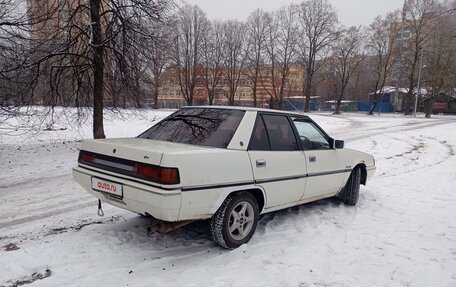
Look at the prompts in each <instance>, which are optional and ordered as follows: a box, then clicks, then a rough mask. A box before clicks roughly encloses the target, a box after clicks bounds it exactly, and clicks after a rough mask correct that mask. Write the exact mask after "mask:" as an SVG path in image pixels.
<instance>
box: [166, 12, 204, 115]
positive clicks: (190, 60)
mask: <svg viewBox="0 0 456 287" xmlns="http://www.w3.org/2000/svg"><path fill="white" fill-rule="evenodd" d="M209 23H210V22H209V21H208V20H207V18H206V15H205V14H204V12H203V10H201V8H199V7H198V6H196V5H195V6H191V5H188V4H187V5H184V7H182V8H181V9H180V11H179V13H178V14H177V25H176V39H175V42H176V47H175V49H174V53H175V63H176V67H177V78H178V81H179V86H180V89H181V93H182V95H183V96H184V98H185V101H186V103H187V105H189V106H191V105H192V104H193V97H194V93H195V87H196V86H197V84H198V83H197V81H198V78H199V74H198V73H201V71H200V70H199V69H198V68H199V65H200V64H201V60H202V53H201V47H202V43H203V39H204V35H205V34H206V33H207V31H208V29H209Z"/></svg>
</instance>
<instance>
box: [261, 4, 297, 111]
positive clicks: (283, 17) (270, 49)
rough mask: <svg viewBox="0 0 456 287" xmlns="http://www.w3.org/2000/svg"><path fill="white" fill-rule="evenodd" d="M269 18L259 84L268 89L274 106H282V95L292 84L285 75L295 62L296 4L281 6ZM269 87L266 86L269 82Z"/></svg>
mask: <svg viewBox="0 0 456 287" xmlns="http://www.w3.org/2000/svg"><path fill="white" fill-rule="evenodd" d="M267 19H268V29H267V46H266V49H267V55H268V61H269V63H270V66H269V69H267V75H262V85H263V87H264V88H265V89H266V91H267V92H268V94H269V96H270V99H271V104H272V107H273V108H277V109H282V108H283V102H284V99H285V98H286V96H287V93H288V94H289V92H290V91H291V89H292V87H291V84H290V82H289V79H288V76H289V74H290V69H291V67H292V65H293V64H295V63H296V50H297V49H296V48H297V41H298V25H297V13H296V6H294V5H291V6H288V7H284V8H282V9H280V10H279V11H277V12H275V13H274V14H273V15H272V16H271V17H269V18H267ZM269 81H270V85H271V87H268V86H267V84H269Z"/></svg>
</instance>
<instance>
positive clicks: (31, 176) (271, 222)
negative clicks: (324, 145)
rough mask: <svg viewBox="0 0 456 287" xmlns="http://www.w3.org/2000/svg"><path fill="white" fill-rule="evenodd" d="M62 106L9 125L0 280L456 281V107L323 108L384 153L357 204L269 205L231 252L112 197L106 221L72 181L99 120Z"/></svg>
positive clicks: (327, 119) (348, 134) (123, 118)
mask: <svg viewBox="0 0 456 287" xmlns="http://www.w3.org/2000/svg"><path fill="white" fill-rule="evenodd" d="M169 113H170V111H159V112H152V111H149V112H142V113H137V112H135V113H133V112H129V111H124V112H122V113H121V114H119V113H108V115H107V117H108V118H109V119H110V120H109V121H108V122H107V123H106V135H107V137H120V136H135V135H137V134H139V133H140V132H141V131H143V130H145V129H146V128H147V127H149V126H150V125H151V124H152V123H153V122H155V121H157V120H159V119H160V118H163V117H164V116H166V115H167V114H169ZM62 114H64V112H63V111H57V113H56V118H55V124H53V125H52V130H50V131H41V132H39V133H36V132H35V131H33V130H31V128H30V127H29V125H28V124H27V123H24V122H23V120H24V119H22V118H21V117H19V116H18V117H15V118H11V119H8V120H6V121H4V119H3V120H1V121H0V123H1V127H0V134H1V135H0V142H1V145H0V166H1V170H0V286H16V285H20V284H28V283H30V284H31V286H188V287H191V286H293V287H295V286H296V287H297V286H299V287H307V286H309V287H310V286H456V187H455V186H456V117H448V116H440V117H435V118H432V119H424V118H423V117H422V116H419V117H418V118H416V119H414V118H410V117H403V116H401V115H381V116H378V115H376V116H373V117H368V116H365V115H362V114H344V115H342V116H332V115H330V114H312V115H311V116H312V118H313V119H314V120H316V121H317V122H318V123H319V124H320V125H321V126H322V127H323V128H325V129H326V130H327V131H328V132H329V133H330V134H331V135H333V136H334V137H336V138H338V139H344V140H346V146H347V147H349V148H355V149H359V150H362V151H366V152H369V153H371V154H373V155H374V156H375V158H376V163H377V174H376V175H375V177H374V178H373V179H372V180H371V181H370V182H368V185H367V186H366V187H364V186H363V187H362V191H361V195H360V199H359V203H358V205H357V206H356V207H346V206H344V205H343V204H340V203H339V202H338V201H337V200H332V199H328V200H321V201H318V202H315V203H311V204H306V205H302V206H300V207H294V208H290V209H286V210H282V211H279V212H275V213H272V214H267V215H265V216H263V217H262V218H261V220H260V222H259V225H258V229H257V232H256V233H255V235H254V236H253V238H252V240H251V241H250V242H249V243H248V244H246V245H243V246H241V247H240V248H238V249H236V250H232V251H227V250H223V249H220V248H219V247H217V246H216V245H215V243H213V242H212V241H211V239H210V236H209V234H208V229H207V227H206V225H205V223H204V222H201V223H195V224H191V225H188V226H186V227H184V228H181V229H179V230H176V231H174V232H171V233H168V234H160V233H157V232H156V231H154V230H153V229H151V228H150V221H149V219H147V218H143V217H140V216H138V215H136V214H133V213H130V212H127V211H124V210H121V209H118V208H115V207H110V206H108V205H104V212H105V216H104V217H98V216H97V213H96V200H95V198H94V197H92V196H91V195H89V194H88V193H87V192H85V191H84V190H83V189H82V188H81V187H79V186H78V185H77V184H76V183H75V182H74V181H73V180H72V177H71V167H72V166H74V165H75V164H76V159H77V154H78V148H79V146H80V140H81V139H84V138H90V135H91V126H90V122H87V123H84V124H83V125H82V126H81V127H79V128H76V127H73V126H72V124H71V123H70V122H68V121H66V120H65V118H64V117H59V115H62ZM36 117H37V118H39V115H37V116H36ZM35 120H36V119H35ZM35 120H33V119H32V122H35ZM19 124H20V125H21V128H20V129H17V130H16V129H15V128H14V127H17V126H18V125H19Z"/></svg>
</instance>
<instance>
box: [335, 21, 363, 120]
mask: <svg viewBox="0 0 456 287" xmlns="http://www.w3.org/2000/svg"><path fill="white" fill-rule="evenodd" d="M339 33H341V35H340V36H339V37H338V39H337V41H335V42H334V43H333V45H332V50H333V54H332V57H331V62H332V65H333V67H334V73H335V76H336V78H337V81H336V83H337V86H338V95H337V101H336V109H335V111H334V113H335V114H340V105H341V103H342V100H343V99H344V97H345V93H346V90H347V86H348V84H349V82H350V79H351V78H352V76H353V74H354V73H355V72H356V70H357V69H358V68H359V66H360V64H361V63H362V61H364V58H365V55H364V51H363V43H364V39H363V33H362V30H361V28H359V27H350V28H348V29H345V30H343V31H341V32H339Z"/></svg>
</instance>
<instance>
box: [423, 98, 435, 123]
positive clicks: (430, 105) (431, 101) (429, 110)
mask: <svg viewBox="0 0 456 287" xmlns="http://www.w3.org/2000/svg"><path fill="white" fill-rule="evenodd" d="M434 103H435V97H434V96H431V98H430V99H429V103H428V104H427V105H426V115H425V117H426V118H428V119H430V118H431V114H432V108H433V106H434Z"/></svg>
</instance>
